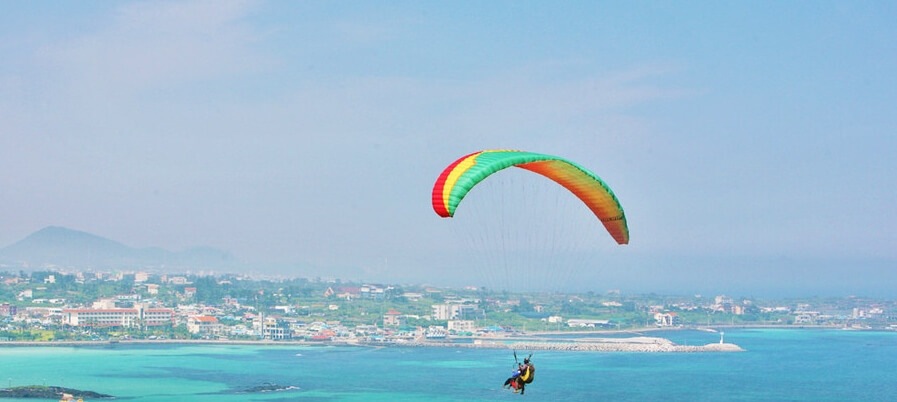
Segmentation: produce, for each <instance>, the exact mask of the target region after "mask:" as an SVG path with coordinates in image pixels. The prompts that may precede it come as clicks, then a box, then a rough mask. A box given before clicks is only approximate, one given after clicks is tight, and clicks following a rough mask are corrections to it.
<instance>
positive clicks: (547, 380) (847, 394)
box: [0, 328, 897, 402]
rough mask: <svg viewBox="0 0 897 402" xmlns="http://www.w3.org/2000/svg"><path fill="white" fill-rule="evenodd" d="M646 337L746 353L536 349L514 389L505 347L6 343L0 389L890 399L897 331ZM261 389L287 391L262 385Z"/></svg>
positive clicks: (213, 396)
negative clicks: (522, 386) (509, 386)
mask: <svg viewBox="0 0 897 402" xmlns="http://www.w3.org/2000/svg"><path fill="white" fill-rule="evenodd" d="M630 335H634V334H630ZM640 335H646V336H658V337H663V338H667V339H670V340H672V341H674V342H676V343H679V344H684V345H703V344H708V343H715V342H719V341H720V338H721V337H724V339H725V341H726V342H727V343H734V344H737V345H739V346H741V347H742V348H743V349H745V351H744V352H726V353H720V352H716V353H713V352H702V353H629V352H566V351H527V350H517V351H516V354H517V357H518V359H522V358H523V357H524V356H529V355H530V353H532V361H533V362H534V363H535V366H536V375H535V381H534V382H533V383H532V384H529V385H528V386H527V387H526V394H525V395H520V394H515V393H513V392H511V391H509V390H506V389H502V387H501V385H502V383H503V382H504V381H505V379H506V378H507V377H508V376H509V375H510V374H511V371H512V369H513V368H514V366H515V364H514V354H513V351H512V350H499V349H470V348H453V347H427V348H423V347H415V348H412V347H380V348H374V347H357V346H294V345H283V346H262V345H259V346H256V345H223V344H214V345H209V344H203V345H197V344H189V345H177V344H139V345H133V344H105V345H101V346H77V347H73V346H52V347H51V346H2V345H0V382H2V386H0V387H7V386H22V385H58V386H63V387H67V388H75V389H81V390H91V391H95V392H100V393H104V394H110V395H114V396H115V397H116V400H125V401H134V402H162V401H216V402H218V401H367V402H369V401H496V400H535V401H894V400H897V332H886V331H851V330H838V329H768V328H766V329H744V328H741V329H726V330H725V332H724V333H722V334H721V333H718V332H707V331H698V330H681V331H664V332H650V333H645V334H640ZM260 386H269V387H271V388H278V389H282V390H280V391H269V392H258V389H259V388H256V387H260ZM0 401H15V399H0ZM19 401H21V400H19ZM88 401H89V400H88Z"/></svg>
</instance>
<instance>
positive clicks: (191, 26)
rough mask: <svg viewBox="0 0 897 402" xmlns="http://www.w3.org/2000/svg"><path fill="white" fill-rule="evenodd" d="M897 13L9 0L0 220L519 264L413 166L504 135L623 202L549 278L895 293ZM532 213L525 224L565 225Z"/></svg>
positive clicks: (233, 245) (593, 285) (24, 230)
mask: <svg viewBox="0 0 897 402" xmlns="http://www.w3.org/2000/svg"><path fill="white" fill-rule="evenodd" d="M895 20H897V5H895V3H893V2H863V1H851V2H844V1H840V2H838V1H836V2H829V1H817V2H761V3H756V2H722V1H721V2H665V1H661V2H640V1H635V2H622V3H621V2H602V1H582V2H577V1H568V2H562V3H557V2H539V1H490V2H479V1H459V2H436V1H407V2H404V1H384V2H365V1H357V2H356V1H336V2H319V1H309V2H303V1H295V2H275V1H272V2H267V1H227V0H225V1H217V0H216V1H183V2H170V1H151V2H131V1H92V2H86V3H85V2H66V1H43V2H21V1H12V0H0V188H2V191H0V247H2V246H7V245H10V244H12V243H15V242H16V241H18V240H20V239H22V238H24V237H25V236H27V235H28V234H30V233H32V232H34V231H37V230H39V229H41V228H43V227H45V226H50V225H55V226H64V227H68V228H71V229H76V230H82V231H86V232H89V233H93V234H96V235H100V236H103V237H107V238H110V239H113V240H116V241H119V242H122V243H124V244H127V245H129V246H133V247H163V248H166V249H170V250H181V249H186V248H189V247H194V246H211V247H217V248H221V249H224V250H227V251H229V252H231V253H233V254H234V255H235V256H236V257H237V258H239V259H240V260H241V261H244V262H246V269H247V270H249V271H253V272H255V271H260V272H266V273H272V274H281V275H287V276H292V275H295V276H306V277H314V276H322V277H328V276H338V275H340V274H341V273H345V272H354V273H355V274H357V275H359V276H361V277H364V279H368V280H380V281H392V282H402V281H411V282H418V283H419V282H427V283H434V284H446V285H474V286H499V287H500V286H507V287H510V288H512V289H513V288H514V287H515V286H517V285H516V283H518V280H517V279H508V277H511V276H513V277H517V276H520V275H519V274H514V273H513V272H512V275H507V273H508V272H507V271H504V272H503V273H502V274H501V275H500V276H504V277H505V279H503V280H499V281H498V282H495V280H494V279H492V280H489V279H485V278H486V275H485V274H484V273H483V272H484V271H489V269H490V268H489V267H487V266H486V265H484V263H482V262H478V261H479V260H476V259H475V258H474V256H473V252H472V251H471V250H470V245H469V244H467V245H465V244H464V242H462V241H459V240H458V237H459V236H460V234H459V229H448V227H449V226H452V225H455V224H454V222H452V223H447V222H446V221H447V220H445V219H442V218H439V217H438V216H436V215H435V213H434V212H433V210H432V207H431V205H430V191H431V189H432V186H433V182H434V181H435V179H436V177H437V176H438V175H439V173H440V172H441V171H442V169H443V168H445V167H446V166H447V165H448V164H449V163H451V162H452V161H454V160H455V159H457V158H458V157H460V156H462V155H466V154H468V153H471V152H474V151H478V150H482V149H494V148H501V149H522V150H528V151H533V152H540V153H545V154H550V155H558V156H562V157H565V158H568V159H570V160H573V161H576V162H577V163H579V164H581V165H583V166H586V167H588V168H589V169H590V170H592V171H593V172H595V173H596V174H597V175H598V176H600V177H601V178H602V179H603V180H604V181H605V182H607V183H608V184H609V185H610V187H611V188H612V189H613V191H614V192H615V194H616V195H617V197H618V198H619V199H620V201H621V203H622V205H623V208H624V209H625V210H626V216H627V219H628V223H629V227H630V232H631V242H630V244H629V245H626V246H617V245H616V244H615V243H614V242H613V241H612V239H610V237H609V236H605V237H600V236H594V237H590V239H591V242H586V243H585V245H578V246H577V249H576V253H577V255H579V256H581V257H580V258H579V260H578V261H579V262H578V263H576V265H570V266H567V267H564V272H566V274H565V275H563V278H560V279H557V278H556V279H557V283H555V284H554V285H553V286H555V287H556V288H557V289H560V290H564V289H568V290H583V291H584V290H588V291H596V292H603V291H606V290H608V289H619V290H621V291H624V292H663V293H683V294H689V293H707V294H712V293H728V294H729V295H730V296H740V295H744V296H750V295H755V296H761V295H795V296H800V295H837V296H845V295H872V296H894V297H897V288H894V287H893V284H894V283H897V269H895V268H897V235H895V228H897V212H895V205H897V188H895V183H897V162H895V157H897V113H894V106H895V105H897V74H894V73H893V72H894V71H897V25H895V24H894V23H893V21H895ZM500 173H504V172H500ZM495 176H496V177H498V176H499V175H498V174H496V175H495ZM512 176H514V175H513V174H508V177H512ZM491 179H492V178H490V180H491ZM513 180H519V181H520V182H527V179H526V178H522V179H518V178H517V177H514V179H513ZM544 188H547V189H550V186H546V187H544ZM493 191H504V190H501V188H498V189H497V190H493ZM508 191H513V190H508ZM547 191H550V190H541V189H540V190H538V191H537V193H539V194H536V195H534V197H535V196H541V193H542V192H547ZM531 193H532V192H531ZM471 194H473V192H472V193H471ZM524 196H525V195H524ZM553 196H554V195H553ZM515 197H523V196H521V195H515ZM508 198H513V197H508ZM465 201H467V203H470V204H471V208H474V205H477V203H475V202H471V201H472V200H471V199H467V200H465ZM474 201H475V200H474ZM518 201H519V198H518ZM505 202H508V203H509V204H506V205H505V207H503V208H504V209H502V211H506V210H508V209H512V208H511V207H510V206H509V205H517V204H520V202H515V201H507V200H506V201H505ZM483 205H491V202H488V201H481V205H479V206H481V207H482V206H483ZM549 208H550V207H549ZM572 209H576V207H575V206H573V207H568V206H565V207H564V208H563V211H562V213H561V214H560V215H561V216H564V217H566V216H565V213H566V212H567V211H571V210H572ZM461 212H462V210H460V209H459V215H460V213H461ZM578 213H579V211H571V212H570V216H583V218H582V220H583V221H588V220H589V219H590V217H589V216H588V215H587V214H586V215H581V214H580V215H577V214H578ZM487 214H488V213H487ZM555 216H557V215H555ZM458 218H460V216H457V215H456V217H455V218H452V219H458ZM509 219H513V218H509ZM544 219H545V220H543V221H542V222H539V223H537V224H535V225H534V226H532V229H534V230H535V231H537V232H546V233H548V234H543V236H545V237H543V238H542V240H537V241H541V242H546V241H548V242H552V243H560V244H565V243H567V242H570V243H573V242H576V241H578V240H579V239H578V238H579V237H581V231H580V230H579V229H577V230H571V231H561V232H560V233H559V232H558V231H557V230H550V229H554V228H552V226H551V223H552V222H553V221H552V220H549V219H548V218H544ZM589 222H590V223H591V222H592V221H589ZM594 223H597V222H594ZM492 226H493V228H492V229H494V230H499V231H500V230H506V228H504V227H500V228H494V226H501V224H497V225H492ZM464 230H465V229H460V231H464ZM475 230H477V231H479V230H481V229H475ZM549 232H550V233H549ZM499 236H507V235H499ZM527 236H529V235H527ZM577 244H582V243H577ZM478 246H480V247H486V248H489V247H499V246H498V243H495V242H493V243H488V242H485V241H482V242H480V243H479V244H478ZM565 252H566V251H563V250H561V251H558V250H555V251H554V253H555V254H554V256H553V257H551V258H554V259H557V260H560V259H561V258H563V257H560V256H559V254H558V253H565ZM504 253H505V254H504V257H502V256H501V253H498V254H499V258H505V259H506V260H508V259H510V258H511V257H512V254H513V252H510V251H507V250H505V251H504ZM583 261H586V263H583ZM505 269H507V268H505ZM546 270H547V269H546ZM494 273H495V272H490V275H491V274H494ZM525 274H527V275H529V274H532V275H536V276H534V277H535V278H539V277H540V276H538V275H553V274H552V273H546V272H543V271H542V269H541V268H539V267H536V268H530V271H527V272H526V273H525ZM502 281H504V282H502ZM532 282H534V281H530V285H532ZM535 283H536V284H538V283H539V281H538V280H536V281H535ZM484 284H485V285H484ZM528 286H529V285H528Z"/></svg>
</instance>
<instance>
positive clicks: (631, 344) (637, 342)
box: [0, 325, 887, 352]
mask: <svg viewBox="0 0 897 402" xmlns="http://www.w3.org/2000/svg"><path fill="white" fill-rule="evenodd" d="M730 328H736V329H742V328H744V329H750V328H758V329H762V328H769V329H792V330H837V329H844V328H843V327H837V326H800V327H794V326H781V325H718V326H706V327H705V326H700V327H677V328H668V327H664V328H653V327H652V328H642V329H632V330H585V331H534V332H527V333H525V334H520V335H512V336H506V337H455V338H451V339H458V340H465V341H469V342H452V341H451V340H449V341H428V340H423V341H392V342H366V341H362V340H331V341H307V340H280V341H274V340H264V339H260V340H217V339H152V340H150V339H124V340H117V341H108V340H107V341H0V348H3V347H25V346H44V347H54V346H59V347H66V346H76V347H77V346H88V347H101V346H105V347H115V346H116V345H131V346H133V345H248V346H321V347H325V346H334V347H340V346H348V347H373V348H382V347H439V348H462V349H530V350H559V351H560V350H562V351H595V352H737V351H744V349H742V348H741V347H740V346H738V345H736V344H733V343H710V344H706V345H693V346H688V345H679V344H676V343H674V342H672V341H670V340H669V339H666V338H661V337H652V336H646V335H643V334H644V333H650V332H659V331H709V332H721V331H720V330H723V329H730ZM856 330H861V331H862V330H863V329H856ZM886 332H887V331H886ZM620 334H632V335H633V336H630V337H611V338H605V337H600V336H596V335H620ZM554 335H572V336H576V335H583V336H584V337H583V338H570V339H563V340H561V339H546V338H541V337H543V336H554Z"/></svg>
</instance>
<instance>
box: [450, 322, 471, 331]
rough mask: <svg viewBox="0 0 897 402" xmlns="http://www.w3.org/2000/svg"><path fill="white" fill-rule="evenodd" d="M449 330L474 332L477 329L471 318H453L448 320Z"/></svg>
mask: <svg viewBox="0 0 897 402" xmlns="http://www.w3.org/2000/svg"><path fill="white" fill-rule="evenodd" d="M448 330H449V331H455V333H458V332H474V331H476V330H477V327H476V323H474V322H473V321H471V320H451V321H449V322H448Z"/></svg>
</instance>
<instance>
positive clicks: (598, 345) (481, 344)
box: [0, 336, 744, 352]
mask: <svg viewBox="0 0 897 402" xmlns="http://www.w3.org/2000/svg"><path fill="white" fill-rule="evenodd" d="M116 345H128V346H134V345H246V346H266V347H269V346H275V347H277V346H281V347H289V346H310V347H314V346H321V347H326V346H333V347H371V348H384V347H397V348H460V349H526V350H557V351H580V352H740V351H744V349H742V348H741V347H739V346H738V345H736V344H732V343H711V344H707V345H703V346H700V345H698V346H686V345H678V344H676V343H674V342H673V341H670V340H669V339H665V338H658V337H646V336H637V337H630V338H594V339H588V340H569V341H553V340H541V339H538V338H533V337H523V338H519V337H507V338H500V339H496V338H490V339H474V340H473V342H463V343H459V342H451V341H407V342H364V341H329V342H316V341H304V340H303V341H299V340H290V341H271V340H206V339H200V340H192V339H165V340H144V339H133V340H122V341H118V342H109V341H49V342H37V341H7V342H0V348H2V347H30V346H41V347H72V346H74V347H78V346H85V347H115V346H116Z"/></svg>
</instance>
